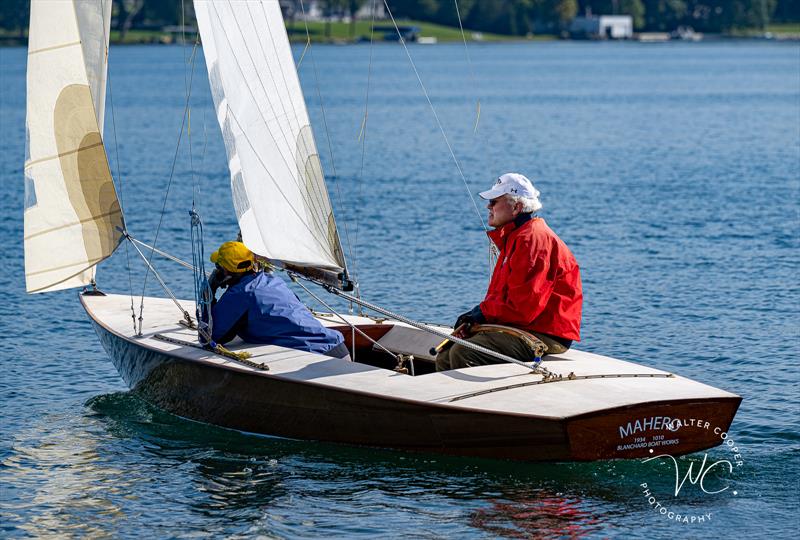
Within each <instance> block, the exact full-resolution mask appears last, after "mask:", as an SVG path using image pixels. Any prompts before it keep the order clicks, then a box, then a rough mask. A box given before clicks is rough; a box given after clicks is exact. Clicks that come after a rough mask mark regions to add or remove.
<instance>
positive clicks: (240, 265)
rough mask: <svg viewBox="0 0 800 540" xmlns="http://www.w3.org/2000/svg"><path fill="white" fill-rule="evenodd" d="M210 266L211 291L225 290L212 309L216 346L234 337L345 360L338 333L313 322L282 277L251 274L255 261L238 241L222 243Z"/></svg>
mask: <svg viewBox="0 0 800 540" xmlns="http://www.w3.org/2000/svg"><path fill="white" fill-rule="evenodd" d="M211 262H213V263H214V264H216V269H215V270H214V272H213V273H212V275H211V278H210V279H209V285H210V286H211V290H212V291H213V292H216V290H217V289H218V288H225V289H226V291H225V293H223V295H222V296H221V297H220V299H219V300H218V301H216V302H214V303H213V306H212V308H211V315H212V323H213V324H212V329H211V331H212V334H211V338H212V339H213V340H214V341H215V342H217V343H220V344H225V343H227V342H228V341H230V340H232V339H233V338H234V337H236V336H237V335H238V336H239V337H241V338H242V339H243V340H244V341H246V342H248V343H268V344H271V345H280V346H282V347H288V348H291V349H298V350H301V351H308V352H314V353H319V354H324V355H326V356H334V357H336V358H346V359H349V358H350V355H349V352H348V350H347V347H345V345H344V338H343V337H342V334H341V333H340V332H337V331H335V330H330V329H328V328H325V327H324V326H323V325H322V324H321V323H320V322H319V321H318V320H317V319H315V318H314V316H313V315H312V314H311V312H310V311H308V308H306V306H304V305H303V304H302V303H301V302H300V300H298V298H297V296H295V295H294V293H293V292H292V291H291V290H290V289H289V287H287V286H286V284H285V283H284V282H283V280H282V279H281V278H279V277H278V276H276V275H273V274H272V273H271V272H268V271H256V269H255V257H254V255H253V253H252V252H251V251H250V250H249V249H247V247H246V246H245V245H244V244H243V243H241V242H225V243H224V244H222V245H221V246H220V247H219V249H218V250H217V251H215V252H214V253H212V254H211Z"/></svg>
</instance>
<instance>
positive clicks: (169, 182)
mask: <svg viewBox="0 0 800 540" xmlns="http://www.w3.org/2000/svg"><path fill="white" fill-rule="evenodd" d="M198 45H199V40H198V41H195V44H194V48H193V49H192V54H191V57H190V59H189V61H190V63H191V66H192V68H191V70H190V76H189V85H188V87H187V91H186V102H185V105H184V109H183V116H182V118H181V129H180V131H179V132H178V142H177V144H176V145H175V154H174V155H173V158H172V167H171V168H170V172H169V179H168V180H167V187H166V190H165V192H164V203H163V204H162V206H161V215H160V216H159V218H158V226H157V227H156V233H155V237H154V238H153V247H155V246H156V244H157V243H158V234H159V233H160V232H161V225H162V224H163V222H164V214H166V211H167V200H168V198H169V190H170V187H171V186H172V180H173V178H174V177H175V165H176V164H177V161H178V151H179V150H180V147H181V139H182V137H183V131H184V128H185V127H186V121H187V116H188V111H189V99H190V97H191V94H192V82H193V79H194V60H195V58H196V55H197V48H198ZM136 249H137V251H138V248H136ZM154 253H155V252H154V251H153V250H151V251H150V257H149V259H147V260H146V263H147V269H146V270H145V274H144V281H143V283H142V297H141V303H140V305H139V334H141V332H142V321H143V313H144V294H145V291H146V289H147V278H148V276H149V275H150V272H151V271H152V272H153V273H154V274H155V276H156V278H157V279H158V280H159V282H161V283H162V286H165V287H166V285H165V284H163V281H162V279H161V277H160V276H159V275H158V274H157V273H156V272H155V268H153V265H152V264H151V263H152V259H153V254H154ZM170 294H171V293H170Z"/></svg>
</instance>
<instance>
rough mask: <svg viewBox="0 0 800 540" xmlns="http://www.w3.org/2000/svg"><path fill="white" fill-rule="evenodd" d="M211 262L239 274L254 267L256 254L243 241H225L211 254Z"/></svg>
mask: <svg viewBox="0 0 800 540" xmlns="http://www.w3.org/2000/svg"><path fill="white" fill-rule="evenodd" d="M211 262H213V263H214V264H218V265H220V266H221V267H222V268H224V269H225V270H227V271H228V272H233V273H237V274H238V273H241V272H247V271H248V270H252V269H253V264H254V262H255V256H254V255H253V252H252V251H250V250H249V249H247V246H245V245H244V244H242V243H241V242H225V243H224V244H222V245H221V246H219V249H218V250H217V251H215V252H214V253H212V254H211Z"/></svg>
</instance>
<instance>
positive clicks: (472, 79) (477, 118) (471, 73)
mask: <svg viewBox="0 0 800 540" xmlns="http://www.w3.org/2000/svg"><path fill="white" fill-rule="evenodd" d="M453 4H455V6H456V17H457V18H458V28H459V29H460V30H461V41H463V42H464V54H465V55H466V57H467V65H468V66H469V80H470V85H471V86H472V88H476V86H475V70H473V69H472V58H470V56H469V47H467V37H466V36H465V35H464V25H463V24H462V23H461V10H460V9H459V8H458V0H453ZM475 111H476V112H475V126H474V127H473V128H472V133H473V134H475V133H477V132H478V122H480V119H481V98H480V96H478V97H477V99H476V108H475Z"/></svg>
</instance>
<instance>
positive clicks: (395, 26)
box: [383, 0, 488, 231]
mask: <svg viewBox="0 0 800 540" xmlns="http://www.w3.org/2000/svg"><path fill="white" fill-rule="evenodd" d="M383 5H384V6H386V12H387V13H388V14H389V18H390V19H391V20H392V24H393V25H394V29H395V31H396V32H397V35H398V36H400V39H399V41H400V44H401V45H402V46H403V50H404V51H405V53H406V56H407V57H408V61H409V63H410V64H411V69H413V70H414V75H416V76H417V82H419V85H420V88H422V93H423V94H424V95H425V99H426V101H427V102H428V106H429V107H430V109H431V112H432V113H433V117H434V119H435V120H436V125H437V126H438V127H439V131H440V132H441V134H442V137H443V138H444V142H445V144H446V145H447V149H448V150H449V151H450V157H452V158H453V163H455V166H456V169H458V174H459V176H461V180H462V181H463V182H464V187H465V188H466V190H467V194H469V198H470V200H471V201H472V206H473V207H475V214H477V216H478V219H479V220H480V221H481V226H482V227H483V230H484V231H488V229H487V227H486V222H484V221H483V216H482V215H481V212H480V210H479V209H478V204H477V203H476V202H475V197H474V196H473V195H472V191H471V190H470V188H469V183H467V178H466V177H465V176H464V171H462V170H461V164H460V163H459V161H458V158H456V154H455V152H454V151H453V147H452V146H451V145H450V139H448V138H447V133H446V132H445V130H444V126H442V122H441V121H440V120H439V115H438V114H437V113H436V108H435V107H434V106H433V102H432V101H431V98H430V96H429V95H428V90H427V88H425V84H424V83H423V82H422V77H420V74H419V71H417V66H416V64H414V59H413V58H412V57H411V52H410V51H409V50H408V47H407V46H406V40H405V39H404V38H403V35H402V33H401V32H400V28H399V27H398V26H397V21H396V20H395V18H394V15H392V10H391V8H390V7H389V3H388V1H387V0H383Z"/></svg>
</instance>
